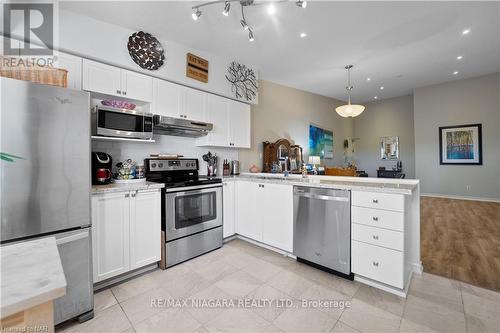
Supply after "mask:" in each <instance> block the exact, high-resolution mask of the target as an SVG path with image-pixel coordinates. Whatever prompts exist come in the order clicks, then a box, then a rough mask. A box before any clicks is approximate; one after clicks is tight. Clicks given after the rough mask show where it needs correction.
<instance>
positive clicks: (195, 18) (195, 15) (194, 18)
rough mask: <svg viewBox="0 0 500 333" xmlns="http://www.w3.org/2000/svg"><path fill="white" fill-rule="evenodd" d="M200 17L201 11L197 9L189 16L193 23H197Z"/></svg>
mask: <svg viewBox="0 0 500 333" xmlns="http://www.w3.org/2000/svg"><path fill="white" fill-rule="evenodd" d="M200 16H201V11H200V10H199V9H198V8H197V9H196V12H194V13H193V14H191V17H192V18H193V20H195V21H198V19H199V18H200Z"/></svg>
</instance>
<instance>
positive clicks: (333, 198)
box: [295, 190, 349, 202]
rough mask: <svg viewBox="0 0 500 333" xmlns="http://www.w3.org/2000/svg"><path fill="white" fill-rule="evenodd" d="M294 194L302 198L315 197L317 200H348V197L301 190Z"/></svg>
mask: <svg viewBox="0 0 500 333" xmlns="http://www.w3.org/2000/svg"><path fill="white" fill-rule="evenodd" d="M295 195H296V196H299V197H304V198H310V199H317V200H327V201H341V202H349V198H348V197H332V196H329V195H321V194H313V193H308V192H302V191H300V190H299V191H295Z"/></svg>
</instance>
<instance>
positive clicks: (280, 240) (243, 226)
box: [235, 181, 293, 252]
mask: <svg viewBox="0 0 500 333" xmlns="http://www.w3.org/2000/svg"><path fill="white" fill-rule="evenodd" d="M235 196H236V200H235V202H236V205H235V220H236V233H237V234H240V235H242V236H245V237H248V238H250V239H253V240H256V241H259V242H262V243H264V244H266V245H270V246H273V247H276V248H279V249H282V250H284V251H287V252H292V251H293V187H292V186H291V185H281V184H269V183H263V184H261V183H256V182H245V181H238V182H237V183H236V193H235Z"/></svg>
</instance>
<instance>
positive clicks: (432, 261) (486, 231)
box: [420, 197, 500, 291]
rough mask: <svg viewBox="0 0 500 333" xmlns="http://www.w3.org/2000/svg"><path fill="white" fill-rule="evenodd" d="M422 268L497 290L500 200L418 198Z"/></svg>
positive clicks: (499, 274) (498, 281) (498, 289)
mask: <svg viewBox="0 0 500 333" xmlns="http://www.w3.org/2000/svg"><path fill="white" fill-rule="evenodd" d="M420 207H421V208H420V210H421V226H420V228H421V257H422V262H423V265H424V271H425V272H428V273H432V274H437V275H441V276H445V277H448V278H452V279H456V280H460V281H463V282H467V283H470V284H473V285H476V286H480V287H484V288H489V289H493V290H497V291H500V203H493V202H481V201H468V200H454V199H443V198H430V197H422V198H421V206H420Z"/></svg>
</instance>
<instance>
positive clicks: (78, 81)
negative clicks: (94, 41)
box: [54, 52, 82, 90]
mask: <svg viewBox="0 0 500 333" xmlns="http://www.w3.org/2000/svg"><path fill="white" fill-rule="evenodd" d="M54 66H55V67H57V68H62V69H65V70H67V71H68V88H69V89H74V90H82V58H80V57H76V56H74V55H71V54H66V53H62V52H59V54H58V55H57V61H56V63H55V64H54Z"/></svg>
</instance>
